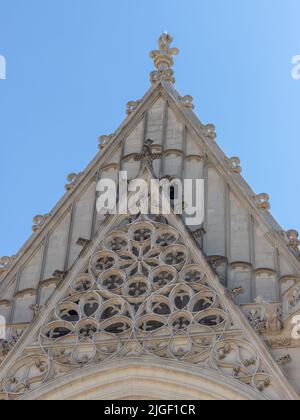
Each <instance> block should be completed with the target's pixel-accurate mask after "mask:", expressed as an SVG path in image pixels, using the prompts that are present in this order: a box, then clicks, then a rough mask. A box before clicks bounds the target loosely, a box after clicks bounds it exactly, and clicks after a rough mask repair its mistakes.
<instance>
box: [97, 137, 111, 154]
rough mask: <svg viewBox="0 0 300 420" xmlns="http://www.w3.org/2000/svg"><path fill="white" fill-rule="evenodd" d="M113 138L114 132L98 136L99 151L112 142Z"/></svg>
mask: <svg viewBox="0 0 300 420" xmlns="http://www.w3.org/2000/svg"><path fill="white" fill-rule="evenodd" d="M113 139H114V134H110V135H109V136H100V137H99V139H98V142H99V145H98V148H99V149H100V150H101V151H103V150H104V149H106V147H107V146H108V145H109V144H110V143H111V142H112V140H113Z"/></svg>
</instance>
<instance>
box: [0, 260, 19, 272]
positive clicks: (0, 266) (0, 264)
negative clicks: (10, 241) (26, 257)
mask: <svg viewBox="0 0 300 420" xmlns="http://www.w3.org/2000/svg"><path fill="white" fill-rule="evenodd" d="M15 260H16V256H13V257H1V258H0V276H1V275H2V274H4V273H6V272H7V271H8V270H9V269H10V268H11V266H12V265H13V263H14V261H15Z"/></svg>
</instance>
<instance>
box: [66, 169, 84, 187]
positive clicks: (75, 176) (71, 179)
mask: <svg viewBox="0 0 300 420" xmlns="http://www.w3.org/2000/svg"><path fill="white" fill-rule="evenodd" d="M82 175H83V173H82V172H80V173H79V174H75V173H72V174H70V175H68V176H67V181H68V182H69V183H68V184H67V185H66V186H65V189H66V190H67V191H71V190H72V189H73V188H74V187H75V185H76V184H77V182H78V181H79V179H80V178H81V176H82Z"/></svg>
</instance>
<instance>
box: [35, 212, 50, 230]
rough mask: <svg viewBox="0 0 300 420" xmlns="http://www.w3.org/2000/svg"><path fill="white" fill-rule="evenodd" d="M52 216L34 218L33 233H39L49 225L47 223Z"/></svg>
mask: <svg viewBox="0 0 300 420" xmlns="http://www.w3.org/2000/svg"><path fill="white" fill-rule="evenodd" d="M50 217H51V214H45V215H43V216H42V215H38V216H35V217H34V218H33V226H32V231H33V232H39V231H40V230H41V229H42V228H43V227H44V226H45V224H46V223H47V221H48V220H49V219H50Z"/></svg>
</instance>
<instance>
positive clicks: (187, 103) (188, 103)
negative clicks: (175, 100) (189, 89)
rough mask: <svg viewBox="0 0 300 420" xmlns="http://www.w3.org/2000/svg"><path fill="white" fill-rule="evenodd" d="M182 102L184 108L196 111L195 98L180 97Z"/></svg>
mask: <svg viewBox="0 0 300 420" xmlns="http://www.w3.org/2000/svg"><path fill="white" fill-rule="evenodd" d="M179 99H180V102H181V103H182V105H183V107H184V108H186V109H194V108H195V105H194V104H193V101H194V98H193V97H192V96H190V95H186V96H180V98H179Z"/></svg>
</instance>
